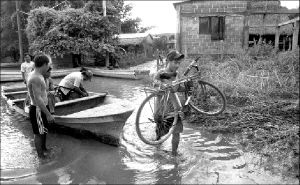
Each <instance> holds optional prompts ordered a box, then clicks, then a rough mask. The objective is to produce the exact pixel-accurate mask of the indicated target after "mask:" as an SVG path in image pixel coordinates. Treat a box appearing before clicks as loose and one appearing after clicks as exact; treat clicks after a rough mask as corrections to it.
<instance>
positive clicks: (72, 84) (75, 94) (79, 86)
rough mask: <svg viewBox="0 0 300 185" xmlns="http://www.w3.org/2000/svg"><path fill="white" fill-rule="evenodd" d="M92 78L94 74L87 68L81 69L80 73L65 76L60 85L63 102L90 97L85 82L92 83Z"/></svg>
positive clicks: (59, 90)
mask: <svg viewBox="0 0 300 185" xmlns="http://www.w3.org/2000/svg"><path fill="white" fill-rule="evenodd" d="M92 77H93V73H92V72H91V70H88V69H86V68H81V70H80V72H72V73H70V74H68V75H67V76H65V77H64V78H63V79H62V80H61V81H60V83H59V85H58V86H59V89H58V94H59V96H60V99H61V101H65V100H72V99H76V98H81V97H86V96H88V95H89V94H88V92H87V91H86V90H85V89H84V88H83V82H84V81H87V80H89V81H91V79H92Z"/></svg>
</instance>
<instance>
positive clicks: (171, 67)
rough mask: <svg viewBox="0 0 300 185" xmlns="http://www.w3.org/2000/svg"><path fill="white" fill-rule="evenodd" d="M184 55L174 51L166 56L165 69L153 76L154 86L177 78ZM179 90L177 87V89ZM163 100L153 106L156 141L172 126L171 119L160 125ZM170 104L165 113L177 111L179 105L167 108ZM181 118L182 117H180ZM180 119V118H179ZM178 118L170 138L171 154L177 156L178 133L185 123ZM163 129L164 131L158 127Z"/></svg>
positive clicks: (171, 96)
mask: <svg viewBox="0 0 300 185" xmlns="http://www.w3.org/2000/svg"><path fill="white" fill-rule="evenodd" d="M183 59H184V55H183V54H181V53H179V52H178V51H176V50H173V51H170V52H169V53H168V54H167V60H166V65H167V66H166V68H165V69H161V70H159V71H158V72H157V73H156V74H155V76H154V85H158V86H159V87H162V86H164V84H168V83H172V81H174V80H176V79H177V78H178V72H177V70H178V68H179V65H180V63H181V62H182V61H183ZM178 88H179V87H178ZM174 98H176V97H175V95H174V94H170V99H174ZM162 102H163V100H162V99H158V100H157V102H156V106H155V108H154V109H155V119H156V121H157V122H158V124H157V129H156V134H157V136H158V137H157V139H159V138H160V137H161V136H163V135H165V134H166V133H168V130H169V128H170V127H171V126H172V123H173V118H169V119H167V120H165V121H166V123H164V124H162V123H161V122H162V120H163V118H162V116H161V115H160V113H161V111H160V109H161V105H162ZM170 103H171V102H168V107H167V111H168V112H172V111H173V110H171V109H172V108H175V109H177V110H178V109H179V105H177V104H175V105H173V106H169V105H170ZM182 116H183V115H182ZM180 117H181V116H180ZM180 117H179V118H178V122H177V124H176V126H175V129H174V132H173V136H172V154H173V155H177V148H178V145H179V141H180V133H181V132H182V131H183V124H182V122H185V120H181V118H180ZM162 126H163V127H164V129H162V128H160V127H162Z"/></svg>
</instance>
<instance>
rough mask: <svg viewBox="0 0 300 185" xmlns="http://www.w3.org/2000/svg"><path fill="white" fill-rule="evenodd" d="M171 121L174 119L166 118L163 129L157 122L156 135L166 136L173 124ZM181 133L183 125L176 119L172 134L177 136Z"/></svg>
mask: <svg viewBox="0 0 300 185" xmlns="http://www.w3.org/2000/svg"><path fill="white" fill-rule="evenodd" d="M173 121H174V118H168V119H167V120H166V122H165V123H164V124H163V127H162V123H161V122H160V121H158V122H157V126H156V134H157V135H160V136H163V135H165V134H167V133H168V132H169V129H170V128H171V126H172V124H173ZM182 131H183V124H182V121H181V118H178V120H177V124H176V125H175V128H174V132H173V134H176V133H177V134H179V133H181V132H182Z"/></svg>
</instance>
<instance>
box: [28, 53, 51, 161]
mask: <svg viewBox="0 0 300 185" xmlns="http://www.w3.org/2000/svg"><path fill="white" fill-rule="evenodd" d="M34 64H35V69H34V70H33V72H31V73H30V74H29V76H28V81H27V88H28V92H29V96H30V107H29V117H30V122H31V124H32V130H33V133H34V143H35V147H36V150H37V153H38V156H39V157H40V158H46V157H47V156H48V154H49V153H48V152H49V150H48V149H47V147H46V135H47V133H48V129H47V127H48V124H50V123H53V122H54V117H53V115H52V114H51V113H50V111H49V107H48V106H47V104H48V97H47V88H46V83H45V76H46V75H47V73H48V72H49V71H51V69H52V68H51V58H50V57H49V56H46V55H45V54H38V55H36V56H35V58H34Z"/></svg>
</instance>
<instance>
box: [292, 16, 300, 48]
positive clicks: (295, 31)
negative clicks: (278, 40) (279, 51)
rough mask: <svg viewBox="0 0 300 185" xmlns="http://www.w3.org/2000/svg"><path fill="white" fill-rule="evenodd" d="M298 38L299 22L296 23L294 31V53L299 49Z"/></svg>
mask: <svg viewBox="0 0 300 185" xmlns="http://www.w3.org/2000/svg"><path fill="white" fill-rule="evenodd" d="M298 18H299V17H298ZM298 37H299V21H296V22H295V23H294V31H293V46H292V50H293V51H295V50H296V49H297V47H298Z"/></svg>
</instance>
